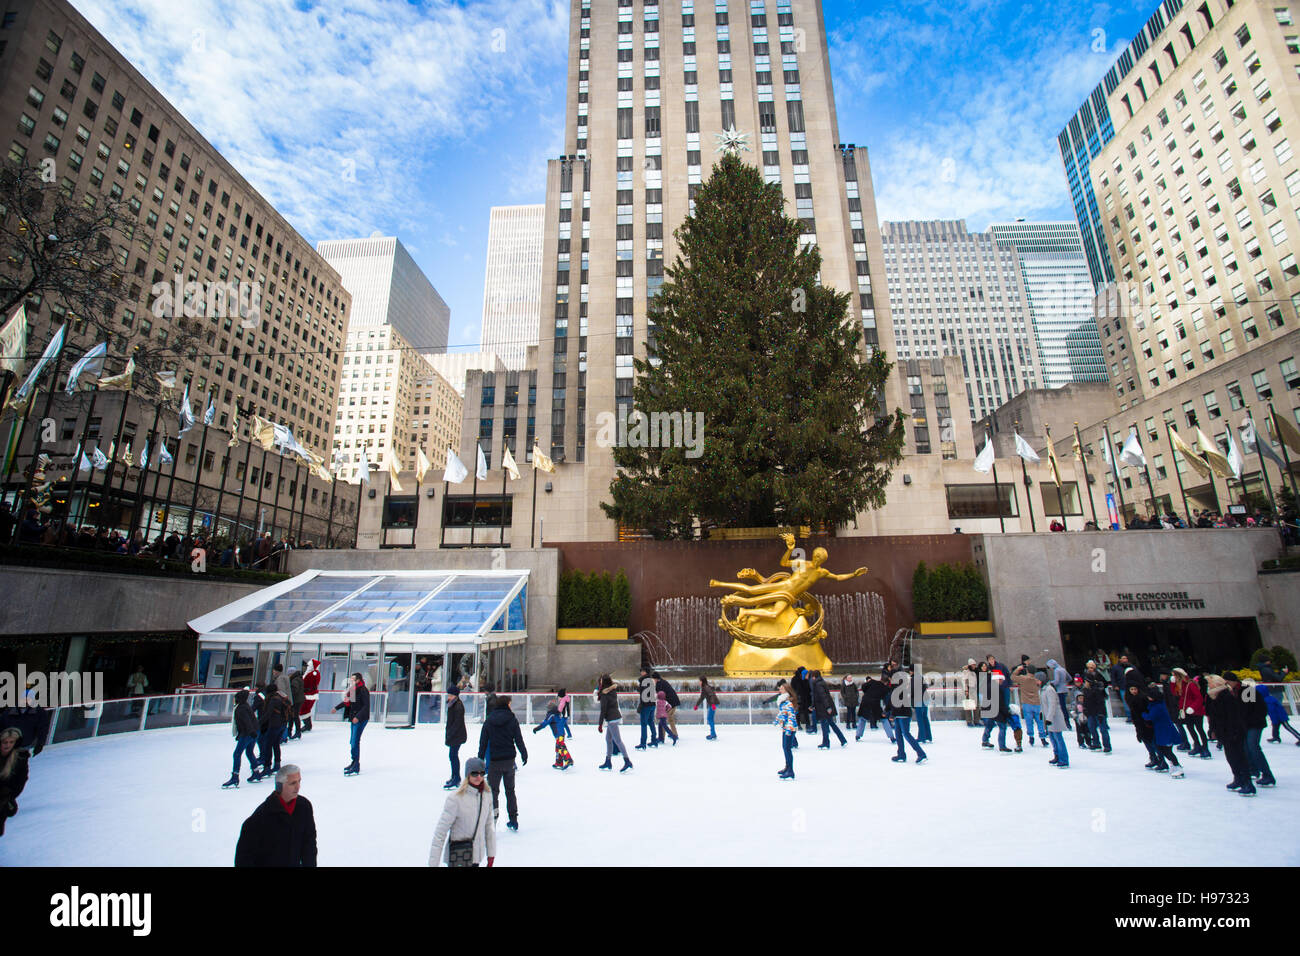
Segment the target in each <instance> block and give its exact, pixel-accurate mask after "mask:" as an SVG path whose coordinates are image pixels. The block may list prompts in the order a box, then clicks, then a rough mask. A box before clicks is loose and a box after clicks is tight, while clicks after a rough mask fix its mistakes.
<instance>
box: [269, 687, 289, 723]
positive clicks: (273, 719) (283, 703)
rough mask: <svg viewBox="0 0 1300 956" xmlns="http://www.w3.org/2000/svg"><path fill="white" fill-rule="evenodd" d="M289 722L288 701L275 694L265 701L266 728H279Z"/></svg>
mask: <svg viewBox="0 0 1300 956" xmlns="http://www.w3.org/2000/svg"><path fill="white" fill-rule="evenodd" d="M288 722H289V701H287V700H286V699H285V698H284V697H283V696H281V695H280V694H276V695H275V696H274V697H272V698H271V699H270V700H268V701H267V702H266V728H267V730H272V731H274V730H279V729H281V728H282V727H284V725H285V724H287V723H288Z"/></svg>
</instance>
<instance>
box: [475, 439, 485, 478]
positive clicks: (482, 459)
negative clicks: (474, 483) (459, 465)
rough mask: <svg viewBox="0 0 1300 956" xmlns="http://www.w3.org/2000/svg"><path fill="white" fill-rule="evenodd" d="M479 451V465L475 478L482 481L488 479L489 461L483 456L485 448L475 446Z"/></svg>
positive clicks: (476, 468)
mask: <svg viewBox="0 0 1300 956" xmlns="http://www.w3.org/2000/svg"><path fill="white" fill-rule="evenodd" d="M474 447H476V448H477V449H478V464H477V465H476V466H475V468H474V477H475V478H477V479H478V480H479V481H482V480H483V479H484V478H486V477H487V459H486V458H485V457H484V456H483V446H482V445H475V446H474Z"/></svg>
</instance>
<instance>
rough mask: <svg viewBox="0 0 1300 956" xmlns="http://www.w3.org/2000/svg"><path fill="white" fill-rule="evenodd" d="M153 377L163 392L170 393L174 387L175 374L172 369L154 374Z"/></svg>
mask: <svg viewBox="0 0 1300 956" xmlns="http://www.w3.org/2000/svg"><path fill="white" fill-rule="evenodd" d="M153 376H154V378H156V379H158V384H159V385H160V386H162V388H163V390H164V391H168V392H170V391H171V390H172V389H174V388H175V387H176V372H175V371H174V370H172V369H168V370H167V371H165V372H154V373H153Z"/></svg>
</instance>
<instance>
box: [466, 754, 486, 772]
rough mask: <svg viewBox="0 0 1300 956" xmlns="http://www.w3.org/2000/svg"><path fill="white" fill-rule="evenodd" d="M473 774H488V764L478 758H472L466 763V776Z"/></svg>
mask: <svg viewBox="0 0 1300 956" xmlns="http://www.w3.org/2000/svg"><path fill="white" fill-rule="evenodd" d="M472 773H487V764H485V763H484V762H483V761H482V760H481V759H480V758H478V757H470V758H469V759H468V760H466V761H465V776H467V777H468V776H469V775H470V774H472Z"/></svg>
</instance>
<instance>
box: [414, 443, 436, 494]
mask: <svg viewBox="0 0 1300 956" xmlns="http://www.w3.org/2000/svg"><path fill="white" fill-rule="evenodd" d="M432 467H433V464H432V463H431V462H430V461H429V459H428V456H426V455H425V454H424V449H423V448H421V447H420V446H419V445H416V446H415V483H416V484H424V476H425V475H427V474H428V473H429V469H430V468H432Z"/></svg>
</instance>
